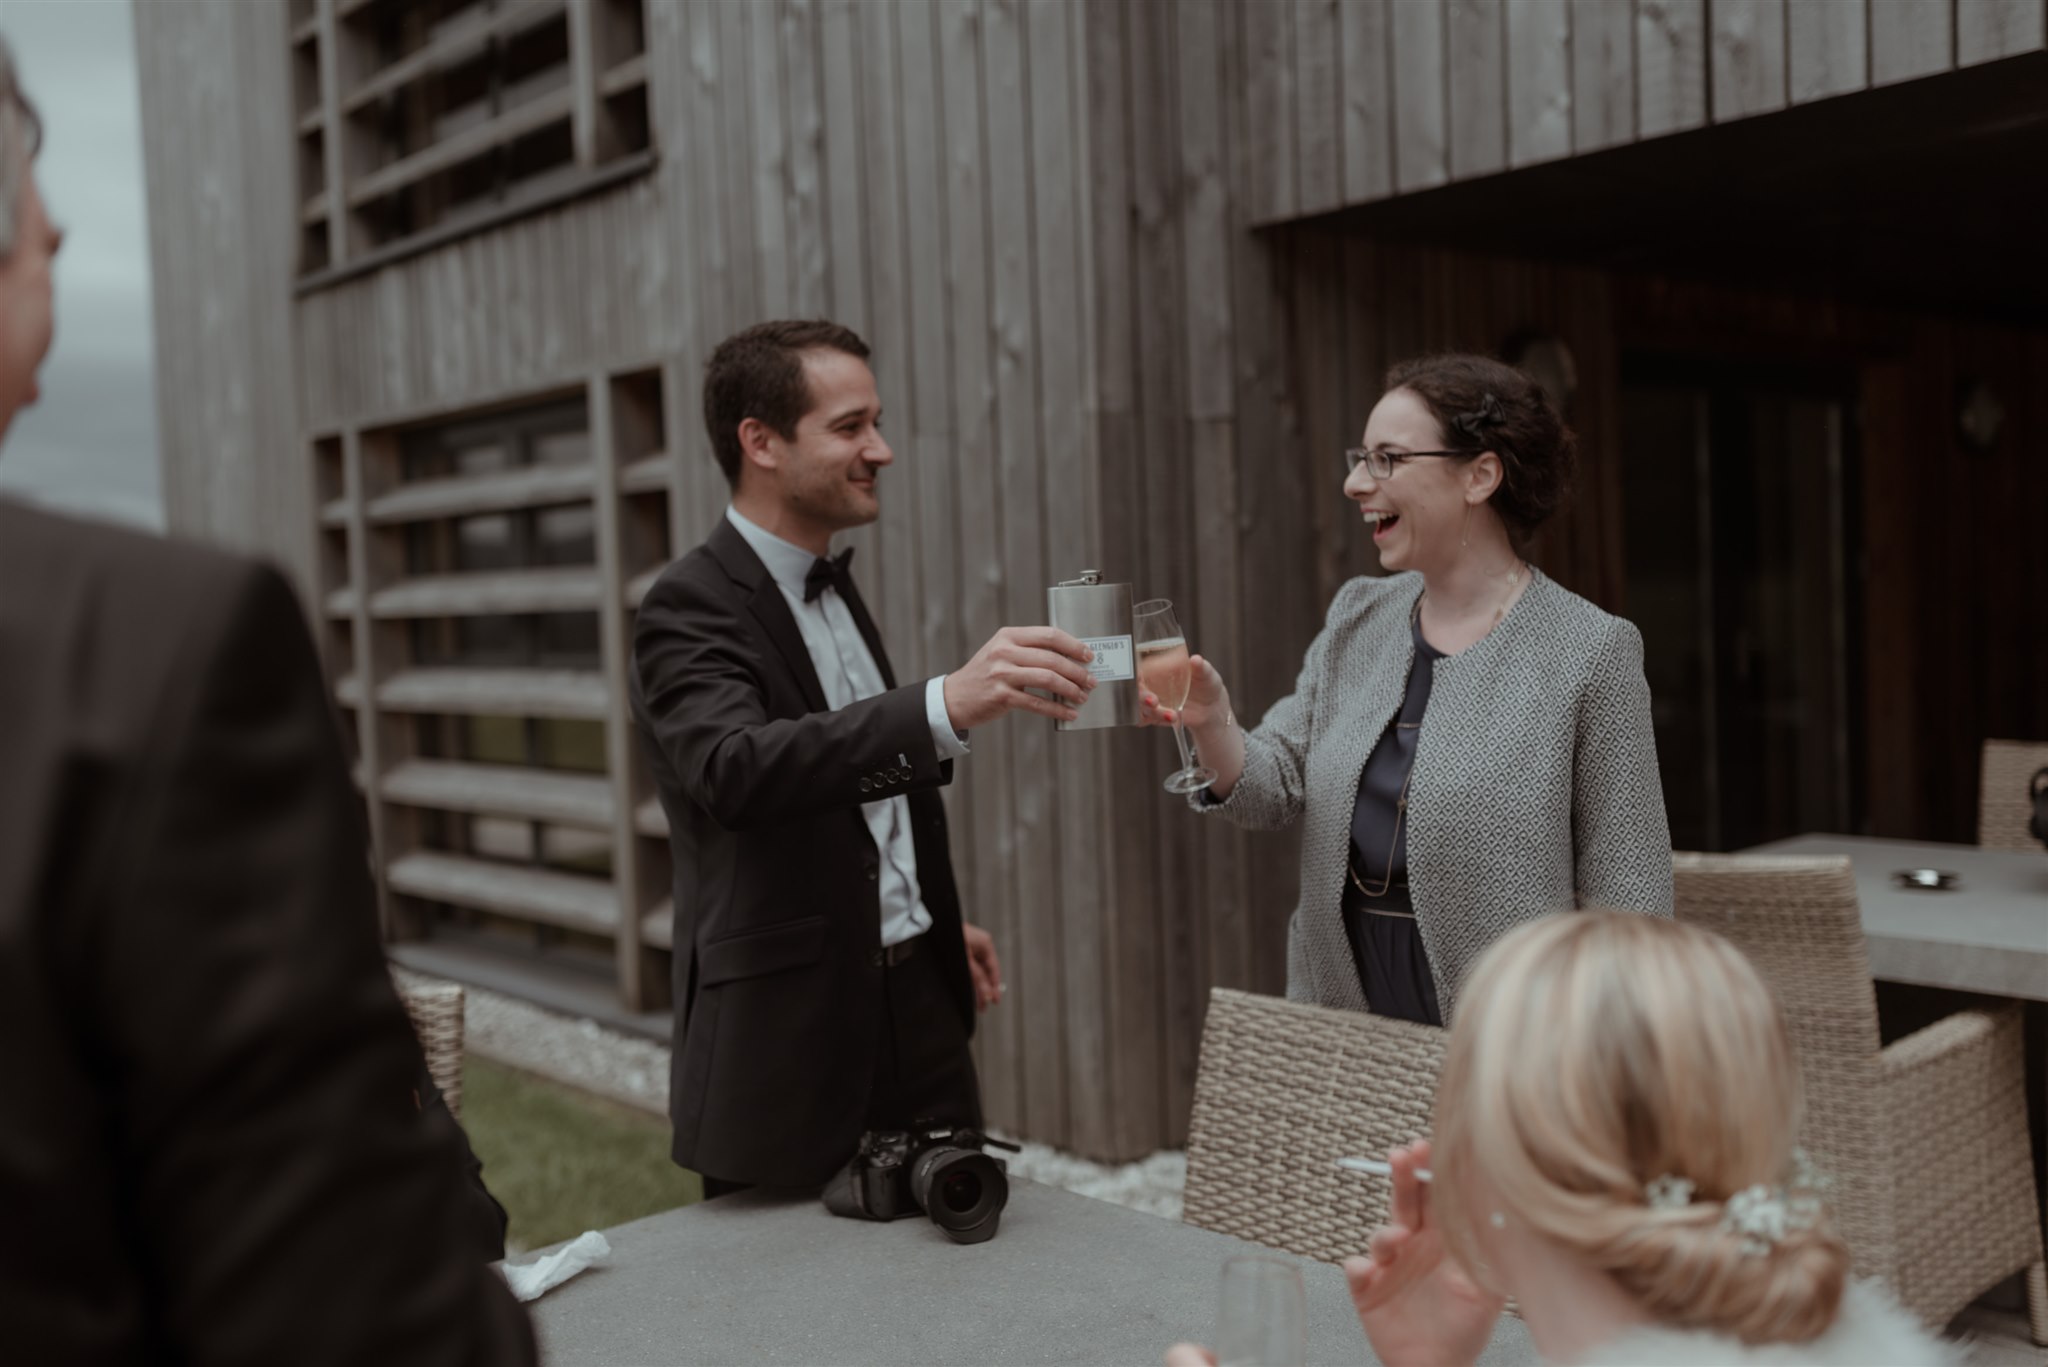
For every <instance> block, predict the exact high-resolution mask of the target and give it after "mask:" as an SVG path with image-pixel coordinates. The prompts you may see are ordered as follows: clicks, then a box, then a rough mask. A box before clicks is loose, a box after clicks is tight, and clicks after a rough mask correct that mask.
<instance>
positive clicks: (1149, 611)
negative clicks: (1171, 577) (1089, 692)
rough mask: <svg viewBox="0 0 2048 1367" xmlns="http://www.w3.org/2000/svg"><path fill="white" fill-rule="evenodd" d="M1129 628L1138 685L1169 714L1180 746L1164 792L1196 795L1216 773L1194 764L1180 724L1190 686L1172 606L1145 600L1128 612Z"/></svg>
mask: <svg viewBox="0 0 2048 1367" xmlns="http://www.w3.org/2000/svg"><path fill="white" fill-rule="evenodd" d="M1132 628H1133V631H1134V633H1135V638H1136V644H1137V647H1138V682H1139V684H1140V685H1141V686H1143V687H1144V688H1145V690H1146V691H1147V692H1149V693H1151V694H1152V695H1153V696H1154V697H1156V698H1158V699H1159V705H1160V706H1161V707H1163V708H1165V709H1167V710H1168V711H1169V712H1171V713H1173V739H1174V741H1175V742H1176V743H1178V744H1179V746H1180V763H1181V767H1180V768H1179V769H1178V770H1177V771H1175V772H1174V773H1171V774H1168V775H1167V776H1166V791H1167V792H1169V793H1195V792H1200V791H1201V790H1202V789H1204V788H1206V787H1208V786H1209V785H1210V784H1212V783H1214V782H1215V781H1216V771H1215V770H1214V769H1211V768H1209V767H1208V766H1207V765H1205V764H1197V763H1196V762H1195V753H1194V751H1193V750H1191V749H1189V748H1188V735H1187V729H1186V728H1185V727H1183V726H1182V725H1181V721H1180V709H1181V708H1182V707H1183V706H1184V705H1185V704H1186V703H1187V700H1188V688H1189V687H1190V685H1192V684H1193V682H1194V670H1193V668H1192V666H1190V665H1189V663H1188V638H1187V636H1186V635H1185V634H1183V633H1182V631H1181V629H1180V622H1179V621H1178V620H1177V619H1176V618H1175V617H1174V615H1173V604H1172V603H1170V602H1168V601H1167V600H1166V599H1164V598H1152V599H1147V600H1146V601H1145V602H1142V603H1140V604H1138V606H1137V607H1136V608H1134V609H1132Z"/></svg>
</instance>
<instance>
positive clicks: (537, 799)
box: [377, 759, 618, 830]
mask: <svg viewBox="0 0 2048 1367" xmlns="http://www.w3.org/2000/svg"><path fill="white" fill-rule="evenodd" d="M377 794H378V796H380V797H382V798H383V799H384V800H385V801H386V802H403V803H406V804H408V805H410V806H414V807H431V808H433V809H434V810H436V811H442V812H487V813H490V814H492V815H496V816H516V817H524V818H527V819H528V820H532V821H559V822H563V823H565V824H567V825H571V826H593V827H597V828H600V829H606V830H608V829H610V828H611V826H612V824H613V822H614V819H615V817H616V816H617V811H618V809H617V806H616V805H615V803H614V801H613V797H612V790H611V784H610V781H609V780H607V779H605V778H602V777H597V776H586V775H582V774H571V773H559V772H555V771H552V770H547V769H528V768H518V767H515V766H511V765H504V764H462V763H457V762H456V761H453V760H432V759H409V760H406V761H404V762H403V763H400V764H397V765H394V766H392V768H391V769H389V770H388V771H387V772H386V773H385V775H384V777H383V778H382V779H381V780H380V781H379V782H378V784H377Z"/></svg>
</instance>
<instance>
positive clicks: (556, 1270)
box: [503, 1229, 612, 1301]
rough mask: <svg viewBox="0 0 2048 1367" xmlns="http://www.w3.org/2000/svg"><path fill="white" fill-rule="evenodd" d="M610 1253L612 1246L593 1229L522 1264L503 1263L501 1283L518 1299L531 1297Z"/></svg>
mask: <svg viewBox="0 0 2048 1367" xmlns="http://www.w3.org/2000/svg"><path fill="white" fill-rule="evenodd" d="M611 1252H612V1246H611V1244H609V1243H608V1242H606V1240H605V1237H604V1235H602V1234H599V1233H598V1232H597V1231H596V1230H594V1229H593V1230H591V1231H589V1232H588V1233H585V1234H579V1235H577V1236H576V1237H575V1238H574V1239H571V1240H570V1241H569V1242H568V1243H566V1244H564V1245H563V1246H562V1247H560V1248H558V1249H556V1250H555V1251H554V1252H553V1253H550V1254H548V1255H547V1256H546V1257H545V1258H539V1259H536V1260H534V1261H533V1262H530V1263H528V1264H527V1265H526V1266H524V1267H514V1266H513V1265H512V1264H510V1263H506V1264H504V1265H503V1267H504V1273H505V1284H506V1285H508V1286H510V1287H511V1288H512V1294H513V1295H514V1296H517V1297H518V1298H519V1299H520V1300H522V1301H530V1300H534V1299H536V1298H538V1297H539V1296H540V1294H541V1293H542V1292H543V1291H552V1290H553V1289H554V1288H556V1287H558V1286H560V1285H561V1284H562V1283H563V1282H566V1281H568V1280H569V1278H571V1277H573V1276H575V1275H576V1274H577V1273H578V1272H581V1271H582V1270H583V1269H584V1268H586V1267H589V1266H590V1265H591V1264H592V1263H595V1262H596V1261H597V1260H598V1259H599V1258H608V1257H610V1256H611Z"/></svg>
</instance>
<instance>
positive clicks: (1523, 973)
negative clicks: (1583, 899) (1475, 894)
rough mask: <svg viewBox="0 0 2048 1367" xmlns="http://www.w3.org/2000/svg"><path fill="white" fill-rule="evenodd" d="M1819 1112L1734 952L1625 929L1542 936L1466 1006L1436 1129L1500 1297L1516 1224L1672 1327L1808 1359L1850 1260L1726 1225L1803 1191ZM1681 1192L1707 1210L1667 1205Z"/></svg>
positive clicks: (1450, 1197) (1619, 921)
mask: <svg viewBox="0 0 2048 1367" xmlns="http://www.w3.org/2000/svg"><path fill="white" fill-rule="evenodd" d="M1799 1109H1800V1089H1799V1070H1798V1066H1797V1063H1796V1062H1795V1060H1794V1058H1793V1054H1792V1047H1791V1044H1790V1041H1789V1040H1788V1038H1787V1036H1786V1033H1785V1026H1784V1022H1783V1020H1782V1019H1781V1018H1780V1016H1779V1013H1778V1007H1777V1003H1776V1001H1775V1000H1774V999H1773V998H1772V996H1771V994H1770V991H1769V989H1768V988H1766V987H1765V986H1764V984H1763V981H1762V979H1760V978H1759V977H1758V976H1757V974H1756V970H1755V969H1753V968H1752V967H1751V966H1750V964H1749V962H1748V960H1746V959H1744V958H1743V957H1742V955H1741V954H1740V953H1739V952H1738V951H1737V950H1736V949H1735V947H1734V946H1733V945H1731V944H1729V943H1728V942H1727V941H1726V940H1723V939H1721V938H1720V937H1719V936H1717V935H1714V934H1712V933H1711V932H1708V931H1705V930H1701V929H1699V928H1697V927H1694V926H1689V925H1682V924H1679V923H1677V922H1674V921H1668V920H1661V919H1658V918H1654V917H1648V916H1632V915H1624V914H1621V913H1618V912H1575V913H1567V914H1564V915H1560V916H1552V917H1548V918H1546V919H1544V920H1541V921H1537V922H1533V923H1531V924H1529V925H1525V926H1523V927H1521V928H1520V929H1518V930H1516V931H1514V932H1513V933H1512V934H1509V935H1507V936H1505V937H1504V938H1502V939H1501V940H1500V941H1499V942H1498V943H1497V944H1495V945H1494V946H1493V948H1492V949H1491V950H1489V951H1488V952H1487V953H1486V955H1485V956H1484V957H1483V958H1482V959H1481V960H1480V962H1479V964H1478V965H1477V966H1476V967H1475V968H1474V970H1473V973H1472V976H1471V978H1470V979H1469V980H1468V981H1467V983H1466V985H1465V987H1464V989H1463V991H1462V992H1461V993H1460V997H1459V1010H1458V1017H1457V1021H1456V1026H1455V1028H1454V1029H1453V1031H1452V1034H1451V1042H1450V1050H1449V1054H1448V1057H1447V1059H1446V1061H1445V1067H1444V1074H1443V1080H1442V1083H1441V1085H1440V1086H1439V1088H1438V1091H1437V1103H1436V1118H1435V1125H1434V1129H1435V1139H1436V1142H1435V1151H1434V1155H1433V1157H1434V1167H1435V1170H1436V1176H1437V1180H1436V1182H1435V1184H1434V1185H1435V1197H1434V1199H1435V1202H1436V1204H1437V1207H1438V1209H1439V1210H1440V1212H1441V1217H1440V1218H1441V1219H1442V1222H1443V1226H1444V1232H1445V1237H1446V1238H1447V1239H1448V1240H1449V1242H1450V1245H1451V1248H1452V1249H1453V1251H1454V1252H1455V1253H1456V1254H1457V1255H1458V1257H1459V1259H1460V1261H1461V1262H1463V1263H1464V1264H1465V1266H1466V1267H1467V1268H1470V1269H1473V1270H1474V1271H1475V1272H1477V1273H1478V1274H1479V1275H1481V1277H1482V1279H1484V1278H1485V1277H1486V1275H1487V1274H1486V1272H1485V1268H1486V1264H1487V1246H1488V1243H1489V1240H1490V1238H1497V1237H1498V1236H1491V1235H1490V1234H1489V1231H1488V1228H1487V1226H1489V1225H1492V1224H1495V1223H1498V1224H1500V1225H1501V1226H1503V1227H1506V1226H1508V1225H1509V1224H1510V1223H1512V1226H1513V1228H1514V1230H1515V1232H1516V1233H1517V1234H1518V1235H1523V1236H1533V1237H1534V1238H1535V1239H1536V1240H1538V1241H1540V1242H1541V1243H1542V1244H1544V1245H1547V1246H1549V1247H1551V1248H1554V1249H1556V1250H1558V1251H1559V1252H1561V1253H1563V1254H1565V1255H1566V1256H1569V1257H1573V1258H1575V1259H1577V1260H1579V1261H1580V1262H1581V1263H1582V1264H1584V1265H1586V1266H1590V1267H1592V1268H1594V1269H1596V1270H1598V1271H1601V1272H1604V1273H1606V1274H1608V1275H1609V1276H1610V1277H1612V1278H1613V1280H1614V1282H1615V1284H1616V1285H1618V1286H1619V1287H1620V1288H1621V1289H1622V1290H1623V1291H1624V1292H1625V1293H1626V1294H1627V1295H1629V1296H1630V1297H1631V1298H1632V1299H1634V1300H1635V1301H1636V1302H1637V1303H1638V1304H1640V1305H1641V1306H1642V1307H1643V1309H1644V1310H1645V1311H1647V1312H1648V1313H1649V1314H1650V1315H1652V1316H1654V1317H1655V1318H1656V1319H1657V1320H1659V1321H1661V1322H1663V1323H1665V1324H1668V1325H1672V1326H1676V1327H1686V1328H1700V1329H1709V1330H1712V1331H1715V1332H1718V1333H1724V1334H1733V1335H1736V1336H1738V1337H1740V1338H1741V1339H1743V1340H1744V1341H1745V1342H1749V1343H1771V1342H1792V1343H1797V1342H1804V1341H1805V1340H1807V1339H1810V1338H1813V1337H1815V1336H1816V1335H1818V1334H1820V1333H1821V1332H1822V1331H1823V1330H1825V1329H1826V1328H1827V1327H1828V1325H1829V1324H1830V1323H1831V1322H1832V1321H1833V1319H1834V1315H1835V1309H1836V1306H1837V1304H1838V1303H1839V1301H1840V1299H1841V1295H1842V1289H1843V1285H1844V1282H1845V1279H1846V1277H1847V1273H1848V1254H1847V1251H1846V1249H1845V1248H1844V1247H1843V1245H1842V1244H1841V1242H1840V1240H1838V1239H1837V1238H1835V1237H1834V1235H1832V1234H1831V1233H1830V1232H1828V1231H1827V1229H1826V1228H1825V1225H1824V1224H1816V1225H1813V1226H1811V1227H1808V1228H1804V1229H1796V1228H1795V1229H1792V1230H1790V1231H1788V1232H1787V1233H1785V1234H1784V1235H1783V1236H1782V1237H1780V1238H1778V1239H1776V1240H1774V1241H1771V1242H1769V1243H1768V1244H1767V1245H1765V1246H1761V1247H1760V1246H1759V1245H1757V1244H1755V1243H1753V1242H1751V1243H1748V1244H1747V1245H1746V1241H1745V1238H1744V1236H1743V1234H1742V1233H1740V1232H1739V1231H1735V1230H1731V1229H1730V1228H1728V1227H1726V1226H1725V1225H1724V1222H1723V1221H1724V1214H1725V1211H1724V1203H1725V1202H1726V1201H1727V1200H1728V1198H1730V1197H1732V1196H1735V1195H1737V1194H1738V1193H1741V1192H1743V1191H1745V1190H1747V1189H1748V1188H1751V1187H1754V1186H1758V1185H1762V1186H1765V1187H1767V1188H1776V1187H1777V1186H1778V1185H1779V1184H1781V1183H1783V1182H1784V1181H1785V1180H1786V1179H1787V1177H1788V1176H1789V1175H1790V1171H1791V1167H1792V1151H1793V1145H1794V1137H1795V1135H1796V1133H1797V1130H1798V1126H1799ZM1662 1177H1672V1178H1677V1179H1682V1180H1683V1181H1686V1182H1690V1183H1691V1184H1692V1199H1691V1201H1690V1202H1689V1203H1687V1204H1684V1205H1673V1206H1669V1207H1664V1206H1658V1207H1653V1206H1652V1205H1651V1204H1650V1203H1649V1201H1648V1200H1647V1199H1646V1190H1645V1189H1646V1188H1647V1187H1649V1186H1650V1184H1652V1183H1654V1182H1656V1180H1657V1179H1659V1178H1662ZM1496 1213H1498V1215H1499V1217H1500V1219H1499V1220H1498V1221H1495V1219H1494V1216H1495V1214H1496ZM1496 1289H1497V1290H1500V1291H1502V1292H1505V1293H1508V1294H1513V1293H1514V1291H1515V1288H1514V1287H1512V1286H1499V1287H1497V1288H1496Z"/></svg>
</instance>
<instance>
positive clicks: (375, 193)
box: [348, 88, 574, 207]
mask: <svg viewBox="0 0 2048 1367" xmlns="http://www.w3.org/2000/svg"><path fill="white" fill-rule="evenodd" d="M573 102H574V93H573V92H572V91H571V90H569V89H567V88H564V89H561V90H550V91H548V92H547V93H545V94H542V95H536V96H534V97H533V98H532V99H530V100H528V101H526V102H525V103H523V104H517V105H514V106H513V107H512V108H510V109H508V110H506V111H505V112H504V113H502V114H499V115H498V116H497V117H495V118H492V119H487V120H485V121H484V122H483V123H480V124H477V125H475V126H474V127H471V128H465V129H463V130H462V131H461V132H460V133H455V134H452V135H451V136H449V137H445V138H443V139H441V141H439V142H437V143H434V144H432V145H430V146H428V147H423V148H421V149H420V150H419V151H417V152H415V153H413V154H412V155H411V156H409V157H405V158H403V159H402V160H399V161H395V162H392V163H391V164H390V165H389V166H385V167H383V168H381V169H379V170H376V171H373V172H371V173H370V174H369V175H367V176H364V177H363V178H362V179H361V180H359V181H357V182H356V183H355V184H354V185H351V186H350V187H349V190H348V203H349V204H350V205H351V206H353V207H360V206H362V205H364V204H369V203H372V202H373V201H375V200H378V199H382V198H383V197H384V196H386V195H389V194H392V193H395V192H396V191H399V190H403V189H404V188H405V187H407V186H408V185H415V184H418V183H419V182H420V181H422V180H425V179H426V178H427V177H429V176H433V175H438V174H440V173H441V172H442V171H446V170H448V169H450V168H451V167H455V166H459V165H461V164H462V163H463V162H465V161H468V160H469V159H470V158H471V157H476V156H481V155H483V154H484V153H485V152H488V151H490V150H491V149H492V148H494V147H501V146H503V145H504V144H506V143H508V142H513V141H515V140H517V139H519V138H523V137H525V136H526V135H527V134H529V133H536V132H539V131H540V130H541V129H543V128H546V127H547V126H548V125H549V124H552V123H560V122H562V121H563V120H564V119H567V118H568V117H569V113H570V108H571V106H572V104H573Z"/></svg>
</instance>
